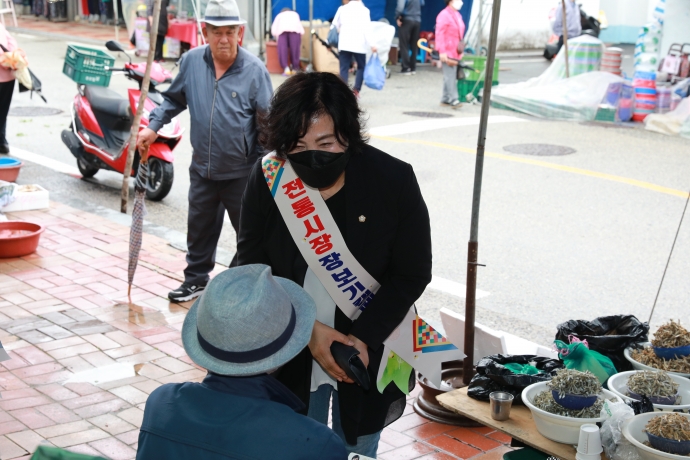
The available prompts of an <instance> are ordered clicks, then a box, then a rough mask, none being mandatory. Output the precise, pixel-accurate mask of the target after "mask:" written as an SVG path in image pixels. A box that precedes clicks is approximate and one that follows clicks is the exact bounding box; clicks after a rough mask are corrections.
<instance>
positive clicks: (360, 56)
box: [339, 51, 367, 91]
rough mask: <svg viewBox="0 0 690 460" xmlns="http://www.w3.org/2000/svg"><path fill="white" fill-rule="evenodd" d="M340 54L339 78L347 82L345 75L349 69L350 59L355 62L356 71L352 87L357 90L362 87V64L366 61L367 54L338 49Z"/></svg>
mask: <svg viewBox="0 0 690 460" xmlns="http://www.w3.org/2000/svg"><path fill="white" fill-rule="evenodd" d="M339 54H340V58H339V59H340V78H342V79H343V81H344V82H345V83H347V76H348V73H349V71H350V65H351V64H352V59H354V60H355V62H356V63H357V73H356V74H355V86H353V87H352V88H353V89H355V90H357V91H359V90H361V89H362V81H363V80H364V66H365V65H366V63H367V55H366V54H364V53H351V52H349V51H339Z"/></svg>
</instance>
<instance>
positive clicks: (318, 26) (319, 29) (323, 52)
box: [301, 21, 340, 75]
mask: <svg viewBox="0 0 690 460" xmlns="http://www.w3.org/2000/svg"><path fill="white" fill-rule="evenodd" d="M302 25H304V35H302V52H301V54H302V56H301V57H302V59H303V60H305V61H307V62H308V61H309V42H310V40H312V41H313V43H314V57H313V62H314V70H316V71H318V72H330V73H333V74H336V75H340V62H339V61H338V59H337V58H336V57H335V56H333V53H331V52H330V51H329V50H328V48H326V47H325V46H324V45H323V44H322V43H321V42H319V41H318V40H317V39H316V38H315V37H312V36H311V33H310V31H309V22H308V21H302ZM312 25H313V29H314V31H316V34H317V35H318V36H319V37H320V38H321V39H323V40H325V41H328V31H329V30H330V28H331V24H330V23H329V22H321V21H314V22H313V24H312ZM336 52H337V50H336Z"/></svg>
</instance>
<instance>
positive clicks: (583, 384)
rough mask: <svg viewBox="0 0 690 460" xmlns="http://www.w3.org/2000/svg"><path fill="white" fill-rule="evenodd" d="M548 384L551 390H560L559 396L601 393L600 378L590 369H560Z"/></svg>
mask: <svg viewBox="0 0 690 460" xmlns="http://www.w3.org/2000/svg"><path fill="white" fill-rule="evenodd" d="M546 385H547V386H548V387H549V388H550V389H551V390H556V391H558V396H560V397H561V398H562V397H563V396H564V395H565V394H571V395H582V396H591V395H598V394H599V393H601V383H599V379H598V378H597V376H596V375H594V374H592V373H591V372H589V371H584V372H580V371H577V370H575V369H559V370H557V371H556V375H555V376H554V377H553V378H552V379H551V380H550V381H548V382H547V383H546ZM597 417H598V415H597Z"/></svg>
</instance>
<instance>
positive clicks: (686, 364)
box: [630, 347, 690, 374]
mask: <svg viewBox="0 0 690 460" xmlns="http://www.w3.org/2000/svg"><path fill="white" fill-rule="evenodd" d="M630 357H631V358H632V359H634V360H635V361H637V362H638V363H642V364H644V365H645V366H649V367H654V368H656V369H661V370H664V371H667V372H680V373H681V374H690V356H684V357H682V358H676V359H663V358H659V357H658V356H657V355H656V353H654V350H653V349H652V348H651V347H646V348H643V349H641V350H632V352H631V353H630Z"/></svg>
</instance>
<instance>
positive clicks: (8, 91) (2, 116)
mask: <svg viewBox="0 0 690 460" xmlns="http://www.w3.org/2000/svg"><path fill="white" fill-rule="evenodd" d="M12 93H14V80H11V81H6V82H4V83H0V145H7V138H6V137H5V134H6V132H7V113H8V112H9V111H10V104H11V103H12Z"/></svg>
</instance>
